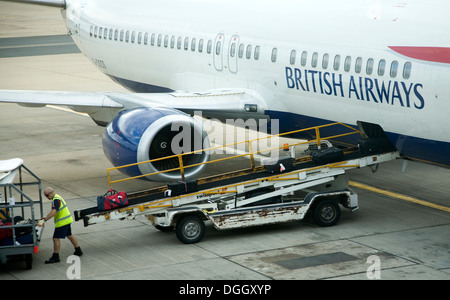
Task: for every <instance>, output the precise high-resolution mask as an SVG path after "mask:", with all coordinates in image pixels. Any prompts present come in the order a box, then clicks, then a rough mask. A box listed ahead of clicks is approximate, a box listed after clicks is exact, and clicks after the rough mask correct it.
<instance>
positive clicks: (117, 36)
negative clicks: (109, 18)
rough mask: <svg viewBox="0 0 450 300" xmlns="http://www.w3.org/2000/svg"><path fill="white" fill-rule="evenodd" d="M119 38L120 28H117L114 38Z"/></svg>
mask: <svg viewBox="0 0 450 300" xmlns="http://www.w3.org/2000/svg"><path fill="white" fill-rule="evenodd" d="M118 38H119V29H116V30H115V31H114V40H115V41H117V39H118Z"/></svg>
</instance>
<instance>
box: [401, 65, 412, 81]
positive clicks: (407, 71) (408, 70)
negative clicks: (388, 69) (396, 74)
mask: <svg viewBox="0 0 450 300" xmlns="http://www.w3.org/2000/svg"><path fill="white" fill-rule="evenodd" d="M411 68H412V65H411V63H410V62H409V61H408V62H406V63H405V65H404V66H403V78H404V79H409V77H410V76H411Z"/></svg>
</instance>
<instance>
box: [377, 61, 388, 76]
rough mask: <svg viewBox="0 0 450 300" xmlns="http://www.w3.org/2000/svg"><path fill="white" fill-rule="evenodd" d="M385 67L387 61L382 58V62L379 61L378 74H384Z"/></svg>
mask: <svg viewBox="0 0 450 300" xmlns="http://www.w3.org/2000/svg"><path fill="white" fill-rule="evenodd" d="M385 68H386V61H385V60H384V59H381V60H380V62H379V63H378V75H379V76H383V75H384V71H385Z"/></svg>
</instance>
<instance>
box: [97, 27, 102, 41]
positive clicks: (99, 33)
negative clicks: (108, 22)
mask: <svg viewBox="0 0 450 300" xmlns="http://www.w3.org/2000/svg"><path fill="white" fill-rule="evenodd" d="M102 33H103V27H100V28H99V29H98V37H99V38H102Z"/></svg>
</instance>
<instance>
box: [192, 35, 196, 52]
mask: <svg viewBox="0 0 450 300" xmlns="http://www.w3.org/2000/svg"><path fill="white" fill-rule="evenodd" d="M196 46H197V39H196V38H193V39H192V44H191V51H192V52H194V51H195V47H196Z"/></svg>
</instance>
